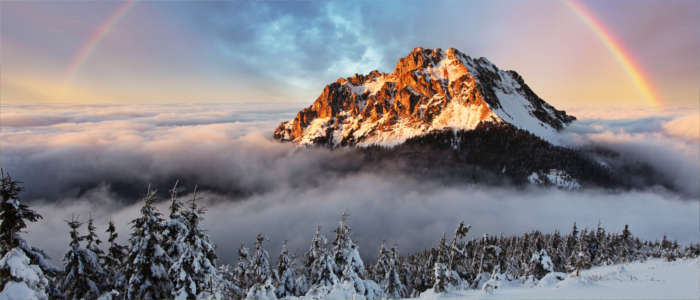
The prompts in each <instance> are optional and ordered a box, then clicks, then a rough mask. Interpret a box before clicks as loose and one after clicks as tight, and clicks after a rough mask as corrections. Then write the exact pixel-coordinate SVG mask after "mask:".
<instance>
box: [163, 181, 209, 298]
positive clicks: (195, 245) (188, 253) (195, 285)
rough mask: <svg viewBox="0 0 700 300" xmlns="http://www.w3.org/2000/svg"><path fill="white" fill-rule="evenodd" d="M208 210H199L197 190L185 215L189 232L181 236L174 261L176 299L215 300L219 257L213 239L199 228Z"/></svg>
mask: <svg viewBox="0 0 700 300" xmlns="http://www.w3.org/2000/svg"><path fill="white" fill-rule="evenodd" d="M204 212H205V211H204V209H201V208H199V207H197V187H195V189H194V193H193V196H192V202H191V205H190V207H189V210H187V211H185V212H184V219H185V221H186V226H187V228H186V232H185V235H184V236H182V235H181V236H179V238H178V240H177V241H176V243H177V244H178V245H180V250H179V256H176V257H172V259H173V263H172V265H171V267H170V276H171V277H170V278H171V279H172V281H173V287H174V289H173V296H175V297H176V298H177V299H185V298H186V299H198V298H210V297H213V296H214V294H215V292H216V291H214V286H213V285H214V278H215V277H216V267H215V264H216V253H215V249H214V245H213V244H212V243H211V241H209V236H207V234H206V233H205V232H204V230H202V229H201V228H200V227H199V224H200V221H201V220H202V215H203V214H204Z"/></svg>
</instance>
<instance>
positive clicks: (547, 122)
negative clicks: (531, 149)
mask: <svg viewBox="0 0 700 300" xmlns="http://www.w3.org/2000/svg"><path fill="white" fill-rule="evenodd" d="M574 119H575V118H574V117H572V116H569V115H567V114H566V113H565V112H563V111H559V110H556V109H555V108H553V107H552V106H551V105H549V104H547V103H546V102H544V100H542V99H541V98H539V97H538V96H537V95H536V94H535V93H534V92H533V91H532V90H531V89H530V88H529V87H528V86H527V85H526V84H525V82H524V81H523V79H522V78H521V77H520V75H518V74H517V73H516V72H515V71H502V70H500V69H498V68H497V67H496V66H495V65H493V64H492V63H491V62H489V61H488V60H487V59H486V58H478V59H473V58H471V57H469V56H467V55H465V54H464V53H462V52H460V51H459V50H457V49H454V48H450V49H447V50H445V51H443V50H442V49H440V48H437V49H430V48H422V47H418V48H415V49H413V51H411V53H409V54H408V55H407V56H406V57H403V58H401V59H399V61H398V62H397V64H396V68H395V69H394V71H393V72H392V73H389V74H387V73H381V72H379V71H376V70H375V71H372V72H370V73H369V74H366V75H361V74H355V75H353V76H352V77H348V78H339V79H338V80H337V81H336V82H334V83H331V84H329V85H327V86H326V87H325V88H324V89H323V92H322V93H321V95H320V96H319V97H318V98H317V99H316V101H314V103H313V104H312V105H311V106H309V107H307V108H305V109H302V110H301V111H300V112H299V113H298V114H297V116H296V117H295V118H294V119H293V120H290V121H287V122H283V123H282V124H280V126H279V127H278V128H277V129H276V130H275V133H274V136H275V137H276V138H277V139H280V140H282V141H292V142H295V143H298V144H307V145H310V144H323V145H328V146H332V147H336V146H349V145H357V146H365V145H373V144H379V145H387V146H391V145H396V144H400V143H402V142H404V141H405V140H406V139H408V138H411V137H415V136H420V135H423V134H426V133H428V132H431V131H434V130H446V129H452V130H456V129H462V130H469V129H474V128H476V126H477V125H479V123H481V122H503V123H508V124H511V125H513V126H515V127H516V128H519V129H522V130H527V131H529V132H531V133H532V134H534V135H537V136H539V137H540V138H543V139H545V140H547V141H550V142H553V143H556V139H555V136H556V132H557V130H559V129H561V128H563V127H564V126H565V125H566V124H568V123H569V122H571V121H572V120H574Z"/></svg>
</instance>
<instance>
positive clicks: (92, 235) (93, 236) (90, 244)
mask: <svg viewBox="0 0 700 300" xmlns="http://www.w3.org/2000/svg"><path fill="white" fill-rule="evenodd" d="M87 230H88V231H87V234H85V236H84V240H85V242H87V245H85V249H87V250H89V251H91V252H92V253H94V254H95V255H96V256H97V261H98V264H99V266H100V268H99V272H98V273H97V274H95V279H96V280H97V283H98V287H99V288H100V291H108V290H109V289H108V288H109V287H107V279H108V277H107V275H108V274H107V271H106V270H105V269H104V268H103V267H102V266H104V260H103V258H104V256H105V255H104V254H105V253H104V251H102V249H101V248H100V244H102V241H101V240H100V238H99V237H98V236H97V233H96V232H95V230H97V227H95V220H94V219H93V218H92V216H90V217H89V219H88V223H87Z"/></svg>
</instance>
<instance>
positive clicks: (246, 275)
mask: <svg viewBox="0 0 700 300" xmlns="http://www.w3.org/2000/svg"><path fill="white" fill-rule="evenodd" d="M251 264H252V262H251V261H250V250H248V247H246V245H245V243H241V246H240V247H239V248H238V263H237V264H236V268H235V269H234V272H233V274H234V281H235V282H234V284H235V285H236V286H237V287H238V288H239V289H240V291H241V294H242V295H243V296H245V295H246V294H248V289H249V288H250V286H252V285H253V268H252V266H251Z"/></svg>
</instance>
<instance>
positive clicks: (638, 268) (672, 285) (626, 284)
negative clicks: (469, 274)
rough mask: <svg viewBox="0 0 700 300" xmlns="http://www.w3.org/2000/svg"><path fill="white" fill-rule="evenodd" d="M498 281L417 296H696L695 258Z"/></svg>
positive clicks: (697, 274)
mask: <svg viewBox="0 0 700 300" xmlns="http://www.w3.org/2000/svg"><path fill="white" fill-rule="evenodd" d="M512 283H513V282H511V284H501V285H499V288H498V289H494V290H491V291H489V292H485V291H483V290H460V291H455V290H451V291H449V292H447V293H445V294H436V293H435V292H433V291H432V290H428V291H425V292H423V293H422V294H421V296H420V299H697V297H698V290H699V288H700V287H699V284H700V272H698V258H694V259H682V260H677V261H673V262H666V261H664V260H663V259H650V260H648V261H646V262H634V263H628V264H624V265H610V266H602V267H594V268H592V269H589V270H584V271H581V274H580V276H579V277H576V276H574V275H573V274H565V273H556V272H555V273H549V274H547V275H546V276H545V277H543V278H542V279H541V280H540V281H539V283H538V284H537V285H535V286H532V287H526V286H523V285H522V284H512Z"/></svg>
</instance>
